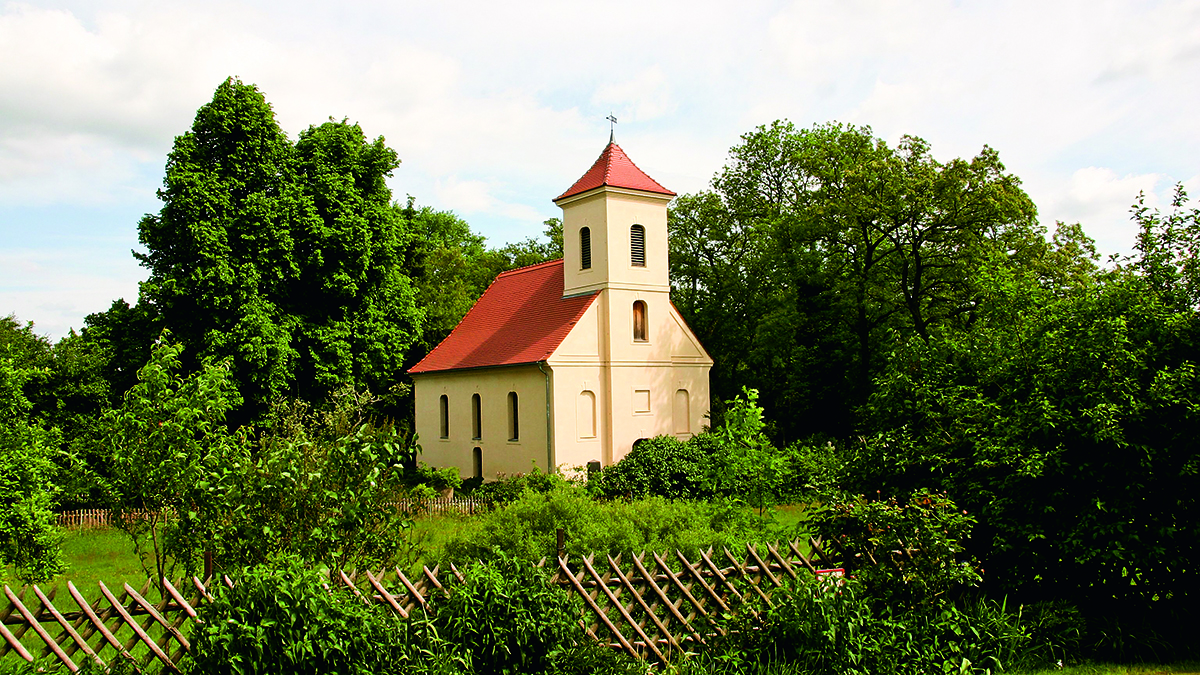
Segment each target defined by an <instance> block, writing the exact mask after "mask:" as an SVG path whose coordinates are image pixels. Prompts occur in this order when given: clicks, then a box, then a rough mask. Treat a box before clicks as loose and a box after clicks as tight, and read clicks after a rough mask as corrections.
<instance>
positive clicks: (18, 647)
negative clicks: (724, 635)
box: [0, 538, 841, 672]
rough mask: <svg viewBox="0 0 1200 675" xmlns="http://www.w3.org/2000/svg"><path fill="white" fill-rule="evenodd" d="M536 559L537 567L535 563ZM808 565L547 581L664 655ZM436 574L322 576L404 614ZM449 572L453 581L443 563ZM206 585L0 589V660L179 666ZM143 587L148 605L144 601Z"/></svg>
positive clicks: (612, 637)
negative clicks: (92, 590)
mask: <svg viewBox="0 0 1200 675" xmlns="http://www.w3.org/2000/svg"><path fill="white" fill-rule="evenodd" d="M802 545H806V546H807V548H808V549H809V553H808V554H806V553H805V552H804V551H802V550H801V546H802ZM810 556H811V557H810ZM538 564H539V566H545V565H546V564H547V561H546V560H544V559H543V560H542V561H541V562H540V563H538ZM819 566H821V567H824V568H833V567H834V566H835V563H834V561H833V560H832V559H830V558H829V556H827V555H826V553H825V551H824V550H823V549H822V547H821V541H820V539H814V538H810V539H809V540H808V541H807V542H804V543H803V544H802V543H801V542H799V541H790V542H786V543H785V544H762V545H759V546H752V545H748V546H747V547H746V552H745V555H744V556H742V557H740V558H739V557H737V556H735V555H734V554H733V552H731V551H729V550H728V549H724V550H722V551H721V552H720V553H719V554H718V553H714V552H713V550H712V549H711V548H710V549H709V550H708V551H704V552H701V553H700V555H699V558H698V559H696V560H688V558H687V557H686V556H684V555H683V554H682V553H680V552H679V551H676V552H675V555H674V557H672V556H669V555H663V554H659V553H648V554H647V553H640V554H638V555H636V556H633V557H632V558H630V560H629V561H628V562H627V563H624V564H623V563H622V561H621V557H620V556H618V557H616V558H613V557H610V556H606V560H605V561H604V562H602V563H598V562H597V561H596V558H595V556H594V555H591V556H587V557H586V558H582V559H580V560H578V561H572V560H571V559H570V558H569V557H567V556H560V557H558V558H557V570H556V572H555V574H554V575H553V582H554V583H555V584H557V585H558V586H560V587H561V588H563V589H564V590H565V591H567V592H571V593H574V594H576V595H578V596H579V597H581V598H582V599H583V603H584V605H585V608H584V613H583V616H582V617H581V619H580V624H581V626H583V628H584V629H585V630H586V632H587V633H588V635H590V636H591V637H592V638H594V639H596V640H599V641H601V642H603V643H605V644H608V645H610V646H612V647H614V648H618V649H621V650H624V651H626V652H628V653H629V654H631V655H633V656H637V657H642V658H654V659H656V660H658V661H664V660H666V657H667V653H668V652H671V651H675V652H679V651H682V650H683V649H684V643H692V644H693V645H694V644H696V643H701V644H702V643H704V642H705V641H706V640H708V639H709V637H711V635H710V630H711V631H716V632H718V633H719V632H721V630H722V629H721V628H719V627H712V628H710V626H713V625H714V624H710V623H709V621H708V620H709V619H710V618H712V617H713V616H714V615H719V614H722V613H728V612H731V611H734V610H736V608H737V607H738V606H739V605H741V604H742V603H743V602H745V601H746V600H747V599H748V598H750V597H758V598H761V599H762V601H763V602H765V603H768V604H770V602H771V599H770V598H771V594H772V592H773V590H774V589H775V588H778V587H779V586H781V585H782V584H783V580H784V579H785V578H789V577H790V578H796V577H797V576H799V575H801V574H816V575H822V574H837V573H840V571H841V570H837V569H819ZM438 574H439V568H437V567H435V568H434V569H432V570H431V569H429V568H428V567H425V568H423V569H422V571H421V573H420V574H419V575H417V576H416V577H415V578H413V579H410V578H409V577H408V576H406V575H405V574H404V573H403V572H402V571H401V570H400V569H399V568H396V569H394V570H383V571H380V572H379V573H374V572H372V571H362V572H350V573H347V572H344V571H343V572H337V573H336V574H331V578H330V583H331V584H332V585H334V586H344V587H346V588H348V589H350V591H351V592H352V593H353V594H354V595H355V596H357V597H358V598H360V599H362V600H363V601H365V602H376V603H380V604H385V605H387V606H388V607H390V608H391V610H392V611H393V612H395V613H397V614H399V615H401V616H403V617H406V618H407V617H408V616H409V614H410V613H412V612H413V611H414V610H416V609H418V608H421V609H425V608H427V607H428V606H429V604H430V603H431V602H436V600H437V598H438V597H439V596H441V595H443V594H445V593H447V592H448V591H447V589H446V588H445V586H444V585H443V584H442V581H441V580H439V577H438ZM442 574H443V578H444V577H445V576H446V574H445V573H444V572H443V573H442ZM450 575H453V576H454V577H455V579H456V580H459V581H461V580H462V578H463V576H462V574H461V572H460V571H459V570H458V569H457V568H456V567H455V566H454V565H450ZM214 583H219V584H224V585H226V586H229V587H232V586H233V584H234V583H235V582H234V581H232V580H230V579H229V577H222V578H221V580H220V581H219V582H217V581H214V580H213V579H209V580H207V581H201V580H200V579H199V578H196V577H192V578H191V579H190V580H187V581H180V582H176V583H171V582H170V581H167V580H165V579H164V580H163V584H162V588H157V587H156V588H154V589H153V592H151V591H152V589H151V586H152V584H151V582H150V581H147V582H146V584H145V585H144V586H143V587H142V588H141V590H137V589H135V588H134V587H133V586H130V585H129V584H125V585H124V588H123V589H122V590H120V592H119V595H118V594H117V593H114V591H113V590H111V589H109V588H108V587H107V586H105V585H104V583H102V582H99V583H98V586H99V591H100V595H98V596H96V597H95V599H94V600H92V601H89V600H88V599H87V598H86V597H85V596H84V595H83V593H81V592H80V590H79V589H78V588H76V587H75V585H74V584H73V583H71V582H68V583H67V586H66V587H67V592H68V595H69V598H70V599H69V600H64V599H60V600H59V604H60V605H62V608H61V609H60V607H59V606H56V605H55V604H54V600H55V595H56V594H57V592H58V587H57V586H56V587H54V588H51V589H50V591H49V592H45V591H43V590H42V589H41V588H39V587H38V586H36V585H33V586H26V587H23V588H21V589H20V591H19V592H18V591H14V590H13V589H12V588H10V587H9V586H5V587H4V595H5V597H6V599H7V601H8V604H7V606H4V605H3V604H0V634H2V635H3V638H4V643H3V644H0V658H3V657H4V656H6V655H7V653H8V652H10V651H12V652H15V653H16V654H18V655H19V656H20V657H21V658H23V659H25V660H26V661H33V660H35V658H44V657H48V656H51V655H53V657H54V658H55V659H56V660H57V661H59V662H61V663H62V664H64V665H65V666H66V667H67V668H68V669H69V670H70V671H71V672H76V671H77V670H79V664H80V663H82V662H83V660H84V659H91V660H93V661H95V662H96V663H98V664H101V665H105V664H106V662H108V661H112V660H113V659H119V658H124V659H130V660H132V661H134V662H135V663H136V664H137V665H138V667H139V669H141V670H151V669H152V668H155V667H157V668H158V669H159V672H179V664H180V662H181V659H183V658H185V657H186V655H187V653H188V652H189V651H190V650H191V644H190V643H189V642H188V640H187V637H186V635H187V633H188V632H189V626H190V623H191V622H193V621H196V620H197V610H198V609H199V608H200V606H201V605H203V604H204V603H205V602H209V601H211V600H212V592H213V590H214V589H213V585H214ZM155 594H157V595H158V601H157V602H155V601H152V600H151V599H149V598H150V597H151V596H153V595H155ZM68 603H71V604H74V605H75V607H76V609H73V610H72V609H70V608H69V607H68ZM64 610H69V611H64ZM34 652H39V655H37V656H35V654H34Z"/></svg>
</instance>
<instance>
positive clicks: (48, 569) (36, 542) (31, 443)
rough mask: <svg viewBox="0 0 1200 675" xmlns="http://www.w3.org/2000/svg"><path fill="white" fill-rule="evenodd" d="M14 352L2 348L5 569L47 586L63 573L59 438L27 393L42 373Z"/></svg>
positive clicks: (0, 530) (1, 545)
mask: <svg viewBox="0 0 1200 675" xmlns="http://www.w3.org/2000/svg"><path fill="white" fill-rule="evenodd" d="M12 347H13V345H12V344H11V343H10V344H7V345H0V566H7V565H10V564H11V565H13V566H14V567H15V568H16V570H17V573H18V575H19V576H20V577H21V578H22V579H24V580H26V581H45V580H47V579H49V578H51V577H53V576H54V575H55V574H57V573H58V572H60V571H62V569H63V561H62V550H61V548H60V547H59V544H60V535H59V533H58V530H57V529H56V528H55V526H54V513H53V512H52V511H51V509H52V508H53V507H54V505H55V502H56V499H57V496H58V492H59V490H58V487H57V486H56V485H55V484H54V477H55V474H56V469H55V465H54V463H53V461H52V460H51V456H52V454H53V453H54V452H55V450H56V447H57V445H58V434H57V431H56V430H54V429H46V428H44V427H43V426H42V425H41V424H40V423H39V422H38V420H37V419H35V418H33V417H32V414H31V413H32V408H33V406H32V405H31V404H30V402H29V400H28V399H27V398H25V394H24V391H23V387H24V385H25V384H26V382H27V381H28V380H29V379H30V378H31V377H33V376H35V375H36V374H37V371H35V370H34V369H33V368H31V367H29V366H19V365H17V361H16V359H14V358H13V357H12V356H11V354H12V353H14V352H15V351H16V350H14V349H13V348H12ZM0 569H3V568H2V567H0Z"/></svg>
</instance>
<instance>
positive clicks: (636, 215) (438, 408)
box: [408, 139, 712, 480]
mask: <svg viewBox="0 0 1200 675" xmlns="http://www.w3.org/2000/svg"><path fill="white" fill-rule="evenodd" d="M674 196H675V193H674V192H671V191H670V190H668V189H666V188H664V187H663V186H662V185H660V184H659V183H658V182H657V181H655V180H654V179H653V178H651V177H650V176H648V175H646V174H645V173H644V172H642V171H641V170H640V169H638V167H637V166H635V165H634V163H633V162H632V161H631V160H630V159H629V157H628V156H627V155H626V154H625V152H624V151H623V150H622V149H621V148H620V147H619V146H618V145H617V144H616V143H614V142H612V140H611V139H610V141H609V144H608V146H607V147H605V148H604V151H603V152H602V153H601V154H600V157H599V159H597V160H596V162H595V164H593V165H592V167H591V168H590V169H588V171H587V172H586V173H584V174H583V177H582V178H580V179H579V180H578V181H576V182H575V184H574V185H572V186H571V187H570V189H568V190H567V191H566V192H564V193H562V195H560V196H559V197H557V198H556V199H554V203H555V204H557V205H558V206H559V207H561V208H562V211H563V215H562V222H563V253H564V257H563V259H561V260H553V261H550V262H546V263H542V264H539V265H532V266H530V267H523V268H520V269H515V270H510V271H508V272H504V273H502V274H500V275H498V276H497V277H496V280H495V281H494V282H493V283H492V285H491V286H489V287H488V289H487V291H485V292H484V294H483V295H482V296H481V297H480V298H479V300H478V301H477V302H476V303H475V305H474V306H473V307H472V308H471V310H470V311H469V312H467V315H466V316H465V317H463V320H462V321H461V322H460V323H459V324H458V326H457V327H456V328H455V329H454V330H453V331H452V332H451V333H450V335H449V336H447V337H446V339H445V340H443V341H442V342H441V343H440V344H439V345H438V346H437V347H436V348H435V349H434V350H433V351H431V352H430V353H429V355H428V356H426V357H425V358H424V359H422V360H421V361H420V362H419V363H418V364H417V365H415V366H413V367H412V368H411V369H409V371H408V372H409V373H410V374H411V375H412V378H413V383H414V387H415V398H416V430H417V434H418V436H419V442H420V445H421V448H422V456H421V461H423V462H425V463H426V464H429V465H430V466H436V467H448V466H453V467H457V468H458V469H459V471H460V473H461V474H462V475H463V477H464V478H470V477H481V478H485V479H488V480H491V479H495V478H496V477H497V476H498V475H499V474H508V475H511V474H513V473H525V472H528V471H529V470H530V469H531V468H532V465H533V464H536V465H537V466H538V467H539V468H541V469H542V470H545V471H554V470H555V469H564V470H572V469H575V468H577V467H579V468H582V467H585V466H588V465H589V464H593V463H596V462H598V463H599V464H600V465H601V466H609V465H611V464H613V463H615V462H618V461H620V459H621V458H622V457H624V456H625V455H626V454H628V452H629V451H630V450H631V449H632V447H633V444H634V443H635V442H636V441H638V440H639V439H643V438H651V437H654V436H659V435H664V434H671V435H674V436H675V437H677V438H679V439H681V440H685V439H687V438H689V437H691V436H692V435H694V434H696V433H698V432H699V431H700V429H701V426H702V425H703V424H704V422H705V417H706V415H707V413H708V406H709V389H708V374H709V369H710V368H711V367H712V359H711V358H710V357H709V356H708V354H707V353H706V352H705V351H704V348H703V347H702V346H701V345H700V342H699V341H698V340H697V339H696V336H695V335H694V334H692V331H691V329H689V328H688V326H687V324H686V323H684V321H683V318H682V317H681V316H680V315H679V312H678V311H677V310H676V309H675V307H674V305H672V304H671V287H670V280H669V277H668V270H667V204H668V203H669V202H670V201H671V199H672V197H674ZM593 465H594V464H593Z"/></svg>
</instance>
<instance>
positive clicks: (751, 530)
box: [428, 483, 766, 563]
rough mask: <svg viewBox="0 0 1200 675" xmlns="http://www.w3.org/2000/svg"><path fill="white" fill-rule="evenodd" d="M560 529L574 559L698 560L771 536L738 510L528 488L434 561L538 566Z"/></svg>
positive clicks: (467, 526) (469, 524)
mask: <svg viewBox="0 0 1200 675" xmlns="http://www.w3.org/2000/svg"><path fill="white" fill-rule="evenodd" d="M560 527H561V528H563V529H564V530H565V534H566V548H567V554H568V555H571V556H582V555H587V554H588V553H593V552H594V553H596V554H597V555H603V554H605V553H608V554H610V555H614V556H615V555H617V554H621V553H624V554H629V553H634V552H641V551H644V550H654V551H664V550H674V549H679V550H681V551H683V552H684V554H685V555H689V556H694V555H696V552H697V551H699V550H700V549H703V548H707V547H709V546H715V547H717V548H720V547H721V546H729V547H730V548H740V547H741V546H743V545H744V543H745V542H747V541H751V540H757V539H760V538H762V537H764V536H766V534H765V532H764V527H765V526H764V524H763V522H762V521H761V520H759V519H757V518H755V517H754V516H753V514H751V513H749V512H748V511H747V510H746V509H745V508H743V507H740V506H737V505H730V504H723V503H711V504H710V503H703V502H686V501H670V500H667V499H663V498H662V497H649V498H646V499H642V500H638V501H632V502H622V501H616V502H599V501H596V500H594V499H592V498H591V497H590V496H589V495H588V494H587V492H586V491H585V490H584V489H583V488H581V487H579V486H574V485H570V484H565V483H563V484H560V485H558V486H557V487H555V488H553V489H550V490H546V491H544V492H539V491H537V490H534V489H532V488H527V489H526V490H525V491H524V492H523V493H521V495H520V497H518V498H517V499H515V500H514V501H512V502H511V503H509V504H507V505H505V506H502V507H499V508H497V509H495V510H494V511H492V512H490V513H487V514H483V515H480V516H476V517H474V518H472V519H470V520H468V521H465V522H464V523H463V526H462V527H461V528H460V529H459V530H458V531H457V532H455V533H454V534H453V535H451V536H450V538H449V539H447V541H446V542H445V544H444V545H443V546H444V548H443V549H442V550H440V551H432V552H430V553H429V554H428V557H429V558H430V559H432V560H437V561H439V562H446V561H454V562H457V563H465V562H468V561H471V560H476V559H489V558H493V557H495V556H497V555H500V554H504V555H507V556H510V557H515V558H520V559H522V560H527V561H536V560H539V559H541V558H542V557H548V556H553V555H554V552H555V547H556V543H557V542H556V536H555V531H556V530H557V529H558V528H560Z"/></svg>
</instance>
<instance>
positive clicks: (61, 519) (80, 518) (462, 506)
mask: <svg viewBox="0 0 1200 675" xmlns="http://www.w3.org/2000/svg"><path fill="white" fill-rule="evenodd" d="M389 506H395V507H400V508H406V509H411V510H413V511H417V512H421V513H462V514H466V515H475V514H477V513H483V512H485V511H488V510H490V509H491V508H492V504H491V502H490V501H487V500H484V499H476V498H474V497H457V496H456V497H441V496H439V497H434V498H433V499H426V500H422V501H401V502H394V503H392V504H389ZM127 513H128V514H129V515H130V516H132V517H135V518H136V517H145V516H146V515H148V512H146V511H128V512H127ZM54 515H55V522H56V523H57V524H58V526H59V527H63V528H67V529H88V528H100V527H112V526H113V525H114V523H113V520H112V513H111V512H110V511H109V510H108V509H75V510H72V511H63V512H61V513H56V514H54Z"/></svg>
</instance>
